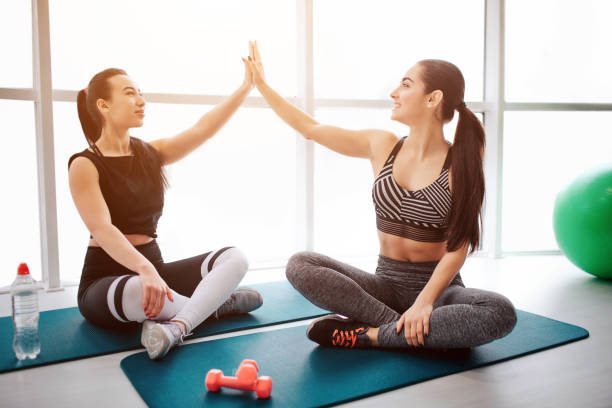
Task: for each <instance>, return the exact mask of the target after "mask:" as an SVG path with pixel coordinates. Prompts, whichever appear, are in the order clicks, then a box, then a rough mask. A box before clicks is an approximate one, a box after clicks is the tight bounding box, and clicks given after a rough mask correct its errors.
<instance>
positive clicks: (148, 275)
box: [140, 265, 174, 319]
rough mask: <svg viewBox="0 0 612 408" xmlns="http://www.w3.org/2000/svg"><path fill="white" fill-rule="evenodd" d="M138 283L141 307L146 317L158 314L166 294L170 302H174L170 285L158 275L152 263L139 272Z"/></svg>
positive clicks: (150, 317)
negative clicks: (140, 289) (140, 290)
mask: <svg viewBox="0 0 612 408" xmlns="http://www.w3.org/2000/svg"><path fill="white" fill-rule="evenodd" d="M140 285H141V288H142V309H143V310H144V312H145V315H146V316H147V318H149V319H152V318H154V317H156V316H157V315H159V313H160V312H161V310H162V308H163V307H164V302H165V300H166V296H168V299H170V301H171V302H174V299H173V298H172V291H171V290H170V287H169V286H168V285H167V284H166V282H165V281H164V280H163V279H162V277H161V276H159V273H157V270H156V269H155V267H154V266H153V265H148V266H147V267H146V268H145V269H144V270H142V271H141V272H140Z"/></svg>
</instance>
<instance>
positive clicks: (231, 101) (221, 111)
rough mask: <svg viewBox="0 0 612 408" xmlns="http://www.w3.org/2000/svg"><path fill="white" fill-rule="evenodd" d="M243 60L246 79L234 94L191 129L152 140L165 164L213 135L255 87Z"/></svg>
mask: <svg viewBox="0 0 612 408" xmlns="http://www.w3.org/2000/svg"><path fill="white" fill-rule="evenodd" d="M242 60H243V61H244V64H245V79H244V82H243V83H242V85H241V86H240V87H239V88H238V89H237V90H236V91H235V92H234V93H233V94H231V95H230V96H229V97H228V98H227V99H225V100H224V101H223V102H221V103H220V104H218V105H217V106H215V107H214V108H213V109H211V110H210V111H208V112H207V113H206V114H205V115H204V116H202V117H201V118H200V120H198V122H197V123H196V124H195V125H193V126H192V127H190V128H189V129H187V130H185V131H183V132H181V133H179V134H178V135H176V136H173V137H168V138H163V139H158V140H154V141H152V142H151V145H153V147H155V148H156V149H157V150H158V151H159V152H160V154H161V157H162V160H163V163H164V164H170V163H174V162H175V161H178V160H180V159H182V158H183V157H185V156H187V155H188V154H189V153H191V152H192V151H194V150H195V149H196V148H198V147H199V146H200V145H202V143H204V142H205V141H206V140H208V139H210V138H211V137H213V136H214V135H215V133H217V131H218V130H219V129H221V127H223V125H224V124H225V123H226V122H227V121H228V120H229V118H231V117H232V115H233V114H234V113H235V112H236V110H238V107H239V106H240V105H241V104H242V102H244V99H245V98H246V97H247V95H248V94H249V92H251V89H253V82H252V75H251V72H250V67H249V65H248V63H247V61H246V60H245V59H244V58H243V59H242Z"/></svg>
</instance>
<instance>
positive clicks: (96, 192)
mask: <svg viewBox="0 0 612 408" xmlns="http://www.w3.org/2000/svg"><path fill="white" fill-rule="evenodd" d="M68 177H69V185H70V193H71V194H72V199H73V200H74V204H75V205H76V208H77V211H78V212H79V215H80V216H81V219H82V220H83V222H84V223H85V226H86V227H87V229H88V230H89V232H90V233H91V235H92V236H93V238H94V239H95V240H96V241H97V242H98V243H99V244H100V246H101V247H102V249H104V251H105V252H106V253H107V254H108V255H109V256H110V257H111V258H113V259H114V260H115V261H117V262H118V263H120V264H121V265H123V266H125V267H126V268H127V269H129V270H131V271H133V272H136V273H137V274H139V275H140V277H141V285H142V287H143V305H142V307H143V310H144V311H145V314H147V316H149V317H155V316H157V315H158V314H159V312H160V311H161V309H162V307H163V305H164V300H165V296H166V295H167V296H168V298H169V299H170V300H172V294H171V291H170V288H169V287H168V285H167V284H166V283H165V282H164V280H163V279H162V278H161V277H160V276H159V274H158V273H157V270H156V269H155V267H154V266H153V264H152V263H151V262H150V261H149V260H148V259H147V258H146V257H145V256H144V255H142V254H141V253H140V252H138V251H137V250H136V248H134V246H133V245H132V244H131V243H130V241H128V239H127V238H126V237H125V235H123V233H121V231H119V229H118V228H117V227H115V226H114V225H113V224H112V223H111V217H110V213H109V211H108V206H107V205H106V202H105V201H104V197H103V196H102V191H101V190H100V184H99V181H98V171H97V169H96V167H95V166H94V164H93V163H92V162H91V161H90V160H89V159H87V158H85V157H77V158H76V159H74V160H73V161H72V163H71V165H70V168H69V170H68Z"/></svg>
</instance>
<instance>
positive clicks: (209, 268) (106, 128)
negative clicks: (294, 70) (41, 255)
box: [68, 59, 262, 358]
mask: <svg viewBox="0 0 612 408" xmlns="http://www.w3.org/2000/svg"><path fill="white" fill-rule="evenodd" d="M243 61H244V62H245V78H244V82H243V84H242V85H241V86H240V88H239V89H238V90H236V91H235V92H234V93H233V94H232V95H230V96H229V97H228V98H227V99H226V100H225V101H223V102H222V103H220V104H219V105H218V106H216V107H215V108H214V109H212V110H211V111H210V112H208V113H206V114H205V115H204V116H202V118H201V119H200V120H199V121H198V122H197V123H196V124H195V125H194V126H193V127H191V128H189V129H187V130H185V131H184V132H182V133H180V134H178V135H177V136H174V137H168V138H164V139H159V140H154V141H151V142H145V141H143V140H140V139H138V138H135V137H132V136H130V135H129V129H130V128H133V127H140V126H142V124H143V119H144V109H145V100H144V98H143V97H142V94H141V93H140V89H138V86H137V85H136V84H135V83H134V81H133V80H132V79H131V78H130V77H129V76H128V75H127V73H126V72H125V71H123V70H120V69H116V68H110V69H107V70H104V71H102V72H100V73H98V74H96V75H95V76H94V77H93V78H92V80H91V81H90V82H89V85H88V87H87V88H85V89H83V90H81V91H80V92H79V94H78V99H77V106H78V112H79V119H80V120H81V125H82V128H83V132H84V133H85V138H86V140H87V143H88V145H89V148H88V149H85V150H83V151H81V152H79V153H76V154H74V155H72V157H70V159H69V161H68V168H69V178H70V189H71V192H72V196H73V199H74V202H75V205H76V207H77V209H78V211H79V214H80V215H81V218H82V219H83V221H84V222H85V224H86V226H87V228H88V229H89V231H90V233H91V236H90V238H91V239H92V240H91V243H94V244H97V245H91V244H90V246H89V247H88V249H87V254H86V256H85V262H84V266H83V273H82V275H81V282H80V285H79V292H78V304H79V308H80V310H81V313H82V314H83V316H84V317H85V318H86V319H87V320H89V321H90V322H92V323H94V324H98V325H102V326H107V327H129V326H131V325H126V323H128V322H145V323H147V321H149V322H150V324H145V326H144V327H143V334H142V342H143V345H144V346H145V347H147V351H148V352H149V355H150V357H151V358H160V357H163V356H164V355H165V354H166V353H167V352H168V350H169V349H171V348H172V347H173V346H174V345H176V344H178V343H180V342H182V340H183V337H184V336H185V335H187V334H188V333H189V332H190V331H191V330H193V329H194V328H195V327H196V326H198V325H199V324H200V323H202V322H203V321H204V320H205V319H206V318H207V317H209V316H211V315H214V316H216V317H220V316H221V315H223V314H227V313H244V312H249V311H251V310H253V309H255V308H257V307H259V305H261V303H262V299H261V295H260V294H259V293H257V292H256V291H254V290H252V289H249V288H240V289H238V290H236V291H234V288H236V286H237V285H238V283H239V282H240V280H241V279H242V277H243V276H244V274H245V273H246V271H247V268H248V263H247V260H246V257H245V255H244V254H243V253H242V252H241V251H240V250H239V249H237V248H234V247H226V248H222V249H219V250H217V251H208V252H203V253H202V254H200V255H196V256H194V257H191V258H188V259H183V260H180V261H175V262H170V263H166V262H164V260H163V258H162V256H161V252H160V250H159V247H158V246H157V242H156V241H155V238H156V237H157V232H156V230H157V223H158V220H159V218H160V216H161V215H162V211H163V204H164V191H165V188H166V186H167V183H166V178H165V174H164V166H165V165H167V164H170V163H173V162H176V161H178V160H180V159H182V158H183V157H185V156H186V155H188V154H189V153H190V152H192V151H193V150H194V149H196V148H197V147H198V146H200V145H201V144H202V143H204V142H205V141H206V140H207V139H209V138H210V137H212V136H213V135H214V134H215V133H216V132H217V130H218V129H219V128H221V126H223V124H224V123H225V122H226V121H227V120H228V119H229V118H230V117H231V116H232V115H233V113H234V112H235V111H236V110H237V109H238V107H239V106H240V104H241V103H242V102H243V101H244V99H245V98H246V96H247V95H248V94H249V92H250V91H251V89H252V88H253V82H252V75H251V73H250V67H249V66H248V64H246V60H244V59H243Z"/></svg>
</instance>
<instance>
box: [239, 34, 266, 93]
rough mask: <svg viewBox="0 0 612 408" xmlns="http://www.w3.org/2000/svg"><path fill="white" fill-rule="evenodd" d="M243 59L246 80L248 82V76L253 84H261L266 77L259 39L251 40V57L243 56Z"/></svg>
mask: <svg viewBox="0 0 612 408" xmlns="http://www.w3.org/2000/svg"><path fill="white" fill-rule="evenodd" d="M242 61H244V63H245V67H246V72H245V82H247V77H249V78H248V81H250V82H249V83H250V84H251V86H253V85H254V86H259V85H261V84H262V83H263V82H264V81H265V79H264V70H263V65H262V63H261V56H260V55H259V49H258V48H257V41H249V58H248V60H245V59H244V58H242Z"/></svg>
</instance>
